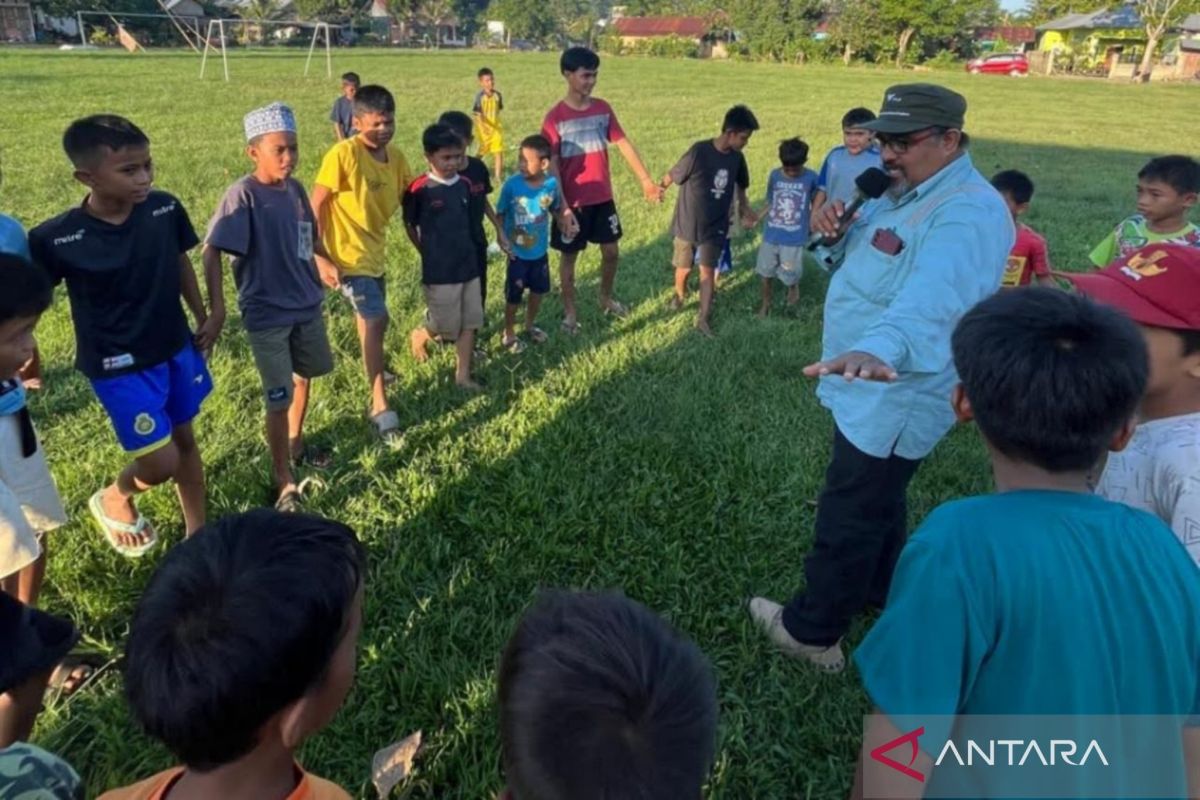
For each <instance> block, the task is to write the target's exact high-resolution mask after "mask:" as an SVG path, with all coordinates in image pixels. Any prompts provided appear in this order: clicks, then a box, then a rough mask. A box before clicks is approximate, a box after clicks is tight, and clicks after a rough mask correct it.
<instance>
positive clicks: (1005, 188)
mask: <svg viewBox="0 0 1200 800" xmlns="http://www.w3.org/2000/svg"><path fill="white" fill-rule="evenodd" d="M992 186H994V187H996V191H997V192H1000V193H1001V194H1006V195H1008V196H1009V197H1011V198H1012V200H1013V202H1014V203H1016V204H1017V205H1025V204H1026V203H1028V202H1029V201H1030V200H1032V199H1033V181H1032V180H1030V178H1029V176H1028V175H1026V174H1025V173H1024V172H1021V171H1020V170H1016V169H1006V170H1004V171H1002V172H997V173H996V174H995V175H993V176H992Z"/></svg>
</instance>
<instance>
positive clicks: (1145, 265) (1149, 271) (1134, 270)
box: [1121, 250, 1167, 281]
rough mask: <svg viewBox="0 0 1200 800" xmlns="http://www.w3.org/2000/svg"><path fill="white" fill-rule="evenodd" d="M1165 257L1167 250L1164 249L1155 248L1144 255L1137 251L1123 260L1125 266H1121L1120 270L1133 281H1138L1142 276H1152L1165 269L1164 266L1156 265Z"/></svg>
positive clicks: (1159, 273)
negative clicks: (1126, 259)
mask: <svg viewBox="0 0 1200 800" xmlns="http://www.w3.org/2000/svg"><path fill="white" fill-rule="evenodd" d="M1166 257H1167V251H1165V250H1155V251H1154V252H1153V253H1150V254H1149V255H1146V256H1143V255H1142V254H1141V253H1138V254H1137V255H1134V256H1132V257H1131V258H1130V259H1129V260H1128V261H1126V262H1125V266H1123V267H1121V272H1123V273H1124V274H1125V275H1126V276H1128V277H1130V278H1133V279H1134V280H1135V281H1140V280H1141V279H1142V278H1153V277H1155V276H1157V275H1162V274H1163V273H1164V272H1166V271H1167V268H1166V267H1160V266H1158V262H1159V261H1162V260H1163V259H1164V258H1166Z"/></svg>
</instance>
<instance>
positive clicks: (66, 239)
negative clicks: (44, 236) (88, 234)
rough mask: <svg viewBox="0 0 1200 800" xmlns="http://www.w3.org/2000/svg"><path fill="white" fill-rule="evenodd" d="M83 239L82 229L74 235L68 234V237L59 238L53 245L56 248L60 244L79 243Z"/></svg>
mask: <svg viewBox="0 0 1200 800" xmlns="http://www.w3.org/2000/svg"><path fill="white" fill-rule="evenodd" d="M82 238H83V228H80V229H79V230H77V231H75V232H74V233H70V234H67V235H66V236H59V237H58V238H57V239H55V240H54V242H53V244H54V246H55V247H58V246H59V245H60V244H70V243H71V242H78V241H79V240H80V239H82Z"/></svg>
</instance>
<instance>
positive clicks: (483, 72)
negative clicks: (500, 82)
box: [475, 67, 496, 78]
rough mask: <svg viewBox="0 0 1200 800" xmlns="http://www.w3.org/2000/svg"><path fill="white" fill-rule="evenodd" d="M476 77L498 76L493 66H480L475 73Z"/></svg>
mask: <svg viewBox="0 0 1200 800" xmlns="http://www.w3.org/2000/svg"><path fill="white" fill-rule="evenodd" d="M475 77H476V78H487V77H492V78H494V77H496V73H494V72H492V70H491V67H480V68H479V72H478V73H476V75H475Z"/></svg>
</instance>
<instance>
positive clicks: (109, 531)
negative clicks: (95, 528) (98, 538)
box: [88, 489, 158, 558]
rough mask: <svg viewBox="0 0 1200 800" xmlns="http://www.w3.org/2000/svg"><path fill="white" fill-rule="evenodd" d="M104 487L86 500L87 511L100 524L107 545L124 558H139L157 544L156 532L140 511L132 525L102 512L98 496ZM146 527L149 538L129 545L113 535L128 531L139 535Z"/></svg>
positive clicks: (102, 493) (99, 496)
mask: <svg viewBox="0 0 1200 800" xmlns="http://www.w3.org/2000/svg"><path fill="white" fill-rule="evenodd" d="M104 491H105V490H104V489H101V490H100V491H98V492H96V493H95V494H94V495H92V496H91V499H89V500H88V511H90V512H91V513H92V519H94V520H96V524H97V525H99V526H100V531H101V533H103V534H104V541H106V542H108V546H109V547H111V548H112V549H113V550H116V551H117V552H118V553H120V554H121V555H123V556H125V557H126V558H141V557H142V556H144V555H146V553H148V552H150V551H151V550H152V549H153V548H154V545H156V544H158V534H157V533H156V532H155V530H154V528H153V526H151V525H150V523H149V522H147V521H146V518H145V517H143V516H142V512H140V511H139V512H138V515H137V521H135V522H134V523H133V524H132V525H131V524H130V523H128V522H120V521H118V520H115V519H113V518H112V517H110V516H108V515H107V514H105V513H104V506H103V505H101V503H100V498H101V497H103V496H104ZM147 528H149V529H150V538H149V540H147V541H146V542H145V543H143V544H140V545H136V546H133V547H131V546H129V545H124V544H121V543H120V542H118V541H117V540H116V538H115V537H114V536H113V534H114V533H128V534H130V535H132V536H140V535H141V534H142V532H143V531H145V530H146V529H147Z"/></svg>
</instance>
